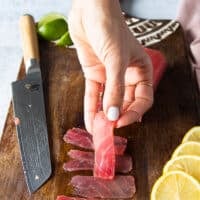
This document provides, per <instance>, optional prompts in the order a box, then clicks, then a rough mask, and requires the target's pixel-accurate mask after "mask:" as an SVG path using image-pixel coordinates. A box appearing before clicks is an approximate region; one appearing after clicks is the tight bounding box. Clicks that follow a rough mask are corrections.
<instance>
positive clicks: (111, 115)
mask: <svg viewBox="0 0 200 200" xmlns="http://www.w3.org/2000/svg"><path fill="white" fill-rule="evenodd" d="M107 118H108V119H109V120H110V121H116V120H117V119H118V118H119V108H118V107H116V106H111V107H110V108H109V109H108V112H107Z"/></svg>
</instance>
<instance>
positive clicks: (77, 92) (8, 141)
mask: <svg viewBox="0 0 200 200" xmlns="http://www.w3.org/2000/svg"><path fill="white" fill-rule="evenodd" d="M153 48H156V49H159V50H161V51H162V52H163V53H164V54H165V55H166V57H167V60H168V69H167V71H166V73H165V75H164V77H163V79H162V81H161V82H160V84H159V87H158V88H157V91H156V92H155V103H154V105H153V107H152V108H151V109H150V110H149V111H148V112H147V113H146V114H145V116H144V117H143V120H142V122H141V123H136V124H133V125H130V126H127V127H125V128H121V129H118V130H115V134H117V135H123V136H125V137H127V138H128V148H127V152H128V153H129V154H131V156H132V158H133V170H132V171H131V174H132V175H133V176H134V177H135V179H136V187H137V192H136V194H135V196H134V197H133V198H132V199H133V200H147V199H149V194H150V191H151V188H152V185H153V183H154V182H155V180H156V179H157V178H158V177H159V176H160V175H161V172H162V167H163V165H164V163H165V162H166V161H167V160H168V159H169V158H170V155H171V154H172V152H173V150H174V149H175V147H176V146H177V145H178V144H179V143H180V142H181V140H182V137H183V135H184V134H185V132H186V131H187V130H188V129H189V128H191V127H192V126H194V125H196V124H198V122H199V102H200V101H199V100H200V99H199V92H198V89H197V84H196V79H195V76H194V74H193V72H192V71H191V68H190V65H189V63H188V59H187V48H186V46H185V43H184V38H183V34H182V31H181V28H179V29H178V30H177V31H176V33H175V34H173V35H171V36H169V37H168V38H167V39H165V40H164V41H162V42H161V43H158V44H156V45H154V46H153ZM40 57H41V68H42V75H43V80H44V93H45V102H46V115H47V123H48V124H47V125H48V133H49V141H50V148H51V158H52V165H53V174H52V176H51V177H50V179H49V180H48V181H47V182H46V183H45V184H44V185H43V186H42V187H41V188H40V189H39V190H38V191H37V192H35V193H34V194H32V195H30V194H29V193H28V190H27V187H26V184H25V180H24V176H23V171H22V165H21V159H20V152H19V146H18V143H17V136H16V130H15V125H14V123H13V110H12V105H11V106H10V109H9V112H8V116H7V120H6V124H5V128H4V131H3V136H2V140H1V143H0V199H1V200H33V199H34V200H54V199H56V196H57V195H60V194H64V195H69V194H70V193H71V191H72V188H70V187H69V185H68V183H69V180H70V178H71V176H72V175H74V174H75V173H66V172H64V170H63V169H62V165H63V162H65V161H67V160H68V157H67V151H68V150H69V149H70V148H72V146H71V145H68V144H66V143H64V141H63V139H62V138H63V135H64V133H65V132H66V130H67V129H69V128H72V127H83V126H84V123H83V94H84V78H83V74H82V72H81V68H80V64H79V62H78V59H77V55H76V52H75V50H74V49H66V48H60V47H55V46H54V45H53V44H50V43H47V42H44V41H40ZM23 76H24V65H23V63H22V65H21V67H20V72H19V78H22V77H23ZM82 174H83V173H82Z"/></svg>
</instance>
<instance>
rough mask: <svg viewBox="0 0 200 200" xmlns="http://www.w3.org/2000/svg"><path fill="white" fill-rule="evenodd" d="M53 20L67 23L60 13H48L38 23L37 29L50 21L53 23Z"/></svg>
mask: <svg viewBox="0 0 200 200" xmlns="http://www.w3.org/2000/svg"><path fill="white" fill-rule="evenodd" d="M55 19H64V20H65V21H67V19H66V17H65V16H64V15H62V14H60V13H56V12H51V13H48V14H46V15H44V16H43V17H42V18H41V19H40V20H39V22H38V27H39V28H40V27H41V26H43V25H44V24H47V23H49V22H50V21H53V20H55Z"/></svg>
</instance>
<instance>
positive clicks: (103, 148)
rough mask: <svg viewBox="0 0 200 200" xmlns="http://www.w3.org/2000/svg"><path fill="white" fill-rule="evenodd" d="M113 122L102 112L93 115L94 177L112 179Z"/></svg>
mask: <svg viewBox="0 0 200 200" xmlns="http://www.w3.org/2000/svg"><path fill="white" fill-rule="evenodd" d="M113 131H114V122H111V121H108V119H107V118H106V116H105V114H104V112H103V111H101V112H98V113H97V114H96V115H95V119H94V123H93V132H92V135H93V143H94V170H93V174H94V177H99V178H102V179H113V178H114V176H115V148H114V135H113Z"/></svg>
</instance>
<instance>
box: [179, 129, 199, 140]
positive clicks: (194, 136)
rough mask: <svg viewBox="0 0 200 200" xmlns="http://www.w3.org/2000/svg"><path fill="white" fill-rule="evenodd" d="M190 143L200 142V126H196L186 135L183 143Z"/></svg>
mask: <svg viewBox="0 0 200 200" xmlns="http://www.w3.org/2000/svg"><path fill="white" fill-rule="evenodd" d="M188 141H194V142H200V126H194V127H193V128H191V129H190V130H189V131H188V132H187V133H186V134H185V136H184V137H183V140H182V143H185V142H188Z"/></svg>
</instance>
